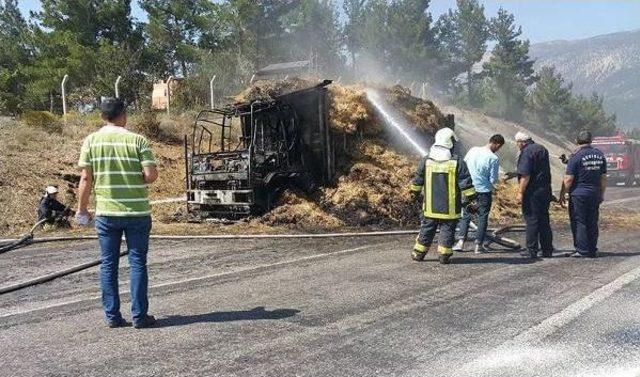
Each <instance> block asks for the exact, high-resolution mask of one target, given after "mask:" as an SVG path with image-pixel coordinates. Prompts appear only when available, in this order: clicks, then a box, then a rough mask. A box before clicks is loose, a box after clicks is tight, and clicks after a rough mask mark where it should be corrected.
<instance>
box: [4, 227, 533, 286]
mask: <svg viewBox="0 0 640 377" xmlns="http://www.w3.org/2000/svg"><path fill="white" fill-rule="evenodd" d="M38 225H40V224H36V225H34V226H33V228H31V231H30V232H29V233H28V234H26V235H25V236H23V237H20V238H19V239H15V240H4V241H5V242H8V243H5V244H4V245H1V246H0V254H2V253H6V252H9V251H12V250H16V249H18V248H22V247H26V246H29V245H33V244H42V243H48V242H70V241H86V240H94V239H97V238H98V237H97V236H70V237H48V238H34V235H33V232H34V231H35V229H36V228H37V226H38ZM471 229H472V230H475V229H476V227H475V225H474V224H473V223H472V226H471ZM523 229H524V226H523V225H509V226H505V227H502V228H499V229H492V230H489V232H488V233H487V239H488V240H489V243H490V244H492V243H495V244H497V245H500V246H502V247H504V248H506V249H508V250H519V249H520V244H519V243H518V242H516V241H514V240H512V239H509V238H506V237H504V236H503V235H504V234H506V233H511V232H521V231H523ZM415 234H416V231H415V230H390V231H372V232H345V233H311V234H255V235H249V234H243V235H201V236H172V235H151V239H155V240H239V239H302V238H311V239H313V238H337V237H342V238H350V237H381V236H402V235H415ZM127 254H128V251H123V252H121V253H120V257H123V256H125V255H127ZM100 263H101V261H100V260H99V259H97V260H94V261H91V262H87V263H83V264H79V265H76V266H73V267H70V268H67V269H64V270H61V271H56V272H54V273H51V274H47V275H43V276H40V277H37V278H35V279H31V280H28V281H24V282H21V283H16V284H13V285H9V286H6V287H0V295H3V294H6V293H10V292H14V291H17V290H20V289H24V288H27V287H31V286H34V285H38V284H42V283H46V282H49V281H52V280H55V279H58V278H61V277H63V276H67V275H71V274H74V273H76V272H80V271H83V270H86V269H88V268H91V267H95V266H98V265H100Z"/></svg>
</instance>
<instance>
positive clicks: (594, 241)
mask: <svg viewBox="0 0 640 377" xmlns="http://www.w3.org/2000/svg"><path fill="white" fill-rule="evenodd" d="M591 139H592V137H591V133H590V132H588V131H582V132H580V133H579V134H578V137H577V139H576V143H577V144H578V146H579V149H578V150H577V151H576V152H575V153H573V154H572V155H571V158H569V161H568V162H567V171H566V173H565V176H564V185H565V190H566V191H567V192H568V193H569V219H570V221H571V232H572V233H573V244H574V246H575V250H576V251H575V253H574V254H572V256H574V257H584V258H595V257H596V256H597V255H596V253H597V251H598V234H599V230H598V220H599V217H600V203H602V201H603V200H604V193H605V190H606V187H607V161H606V158H605V157H604V154H603V153H602V152H601V151H600V150H598V149H596V148H593V147H592V146H591Z"/></svg>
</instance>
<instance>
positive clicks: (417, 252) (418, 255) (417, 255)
mask: <svg viewBox="0 0 640 377" xmlns="http://www.w3.org/2000/svg"><path fill="white" fill-rule="evenodd" d="M429 247H430V245H423V244H421V243H420V241H419V238H416V243H415V244H414V245H413V252H412V253H411V259H413V260H414V261H416V262H422V261H423V260H424V257H425V256H426V255H427V251H429Z"/></svg>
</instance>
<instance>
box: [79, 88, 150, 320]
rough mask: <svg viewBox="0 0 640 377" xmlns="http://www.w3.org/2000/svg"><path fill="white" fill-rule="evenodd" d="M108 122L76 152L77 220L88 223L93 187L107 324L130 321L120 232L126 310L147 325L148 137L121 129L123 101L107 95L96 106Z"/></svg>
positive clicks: (123, 111) (125, 114) (123, 113)
mask: <svg viewBox="0 0 640 377" xmlns="http://www.w3.org/2000/svg"><path fill="white" fill-rule="evenodd" d="M101 113H102V119H103V120H104V121H105V122H106V123H107V124H106V125H105V126H103V127H102V128H101V129H100V130H99V131H97V132H94V133H92V134H91V135H89V136H87V138H86V139H85V140H84V143H83V144H82V149H81V151H80V159H79V162H78V165H79V167H80V168H81V169H82V173H81V176H80V186H79V192H78V212H77V214H76V221H77V222H78V223H79V224H81V225H87V224H88V222H89V219H90V215H89V212H88V210H87V207H88V204H89V196H90V195H91V189H92V188H93V190H94V194H95V199H96V212H95V216H96V217H95V227H96V231H97V233H98V239H99V243H100V248H101V250H102V251H101V256H100V258H101V261H102V263H101V264H100V285H101V288H102V305H103V308H104V312H105V318H106V320H107V324H108V326H109V327H111V328H115V327H123V326H127V325H129V324H128V323H127V322H126V321H125V320H124V319H123V318H122V314H121V313H120V296H119V292H118V263H119V258H120V244H121V241H122V235H123V234H124V236H125V238H126V243H127V248H128V250H129V265H130V266H131V283H130V289H131V314H132V317H133V326H134V327H135V328H144V327H150V326H152V325H153V324H154V323H155V318H154V317H153V316H150V315H148V314H147V311H148V307H149V301H148V297H147V287H148V276H147V251H148V249H149V233H150V231H151V208H150V205H149V198H148V196H149V195H148V190H147V185H148V184H151V183H153V182H154V181H155V180H156V179H157V177H158V171H157V169H156V162H155V159H154V157H153V153H152V152H151V147H150V145H149V142H148V141H147V139H145V138H144V137H143V136H141V135H138V134H135V133H133V132H130V131H128V130H126V129H125V127H126V125H127V113H126V105H125V104H124V102H122V101H121V100H119V99H114V98H112V99H107V100H104V101H103V102H102V105H101Z"/></svg>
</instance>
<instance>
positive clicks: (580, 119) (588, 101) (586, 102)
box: [565, 93, 616, 137]
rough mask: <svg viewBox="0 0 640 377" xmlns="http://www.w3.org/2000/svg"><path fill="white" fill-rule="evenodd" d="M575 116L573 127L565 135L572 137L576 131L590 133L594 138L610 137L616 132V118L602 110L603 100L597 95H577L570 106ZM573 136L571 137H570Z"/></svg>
mask: <svg viewBox="0 0 640 377" xmlns="http://www.w3.org/2000/svg"><path fill="white" fill-rule="evenodd" d="M571 107H572V109H573V112H574V114H575V120H574V123H573V127H571V128H570V129H568V130H567V133H566V134H565V135H567V136H569V137H572V136H575V133H577V132H578V131H591V132H592V133H593V134H594V135H595V136H606V135H611V134H613V133H614V132H615V130H616V116H615V114H614V115H608V114H607V112H606V111H605V109H604V98H603V97H602V96H599V95H598V94H597V93H593V94H592V95H591V96H590V97H586V96H582V95H579V96H577V97H575V98H574V99H573V101H572V105H571ZM572 134H573V135H572Z"/></svg>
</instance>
